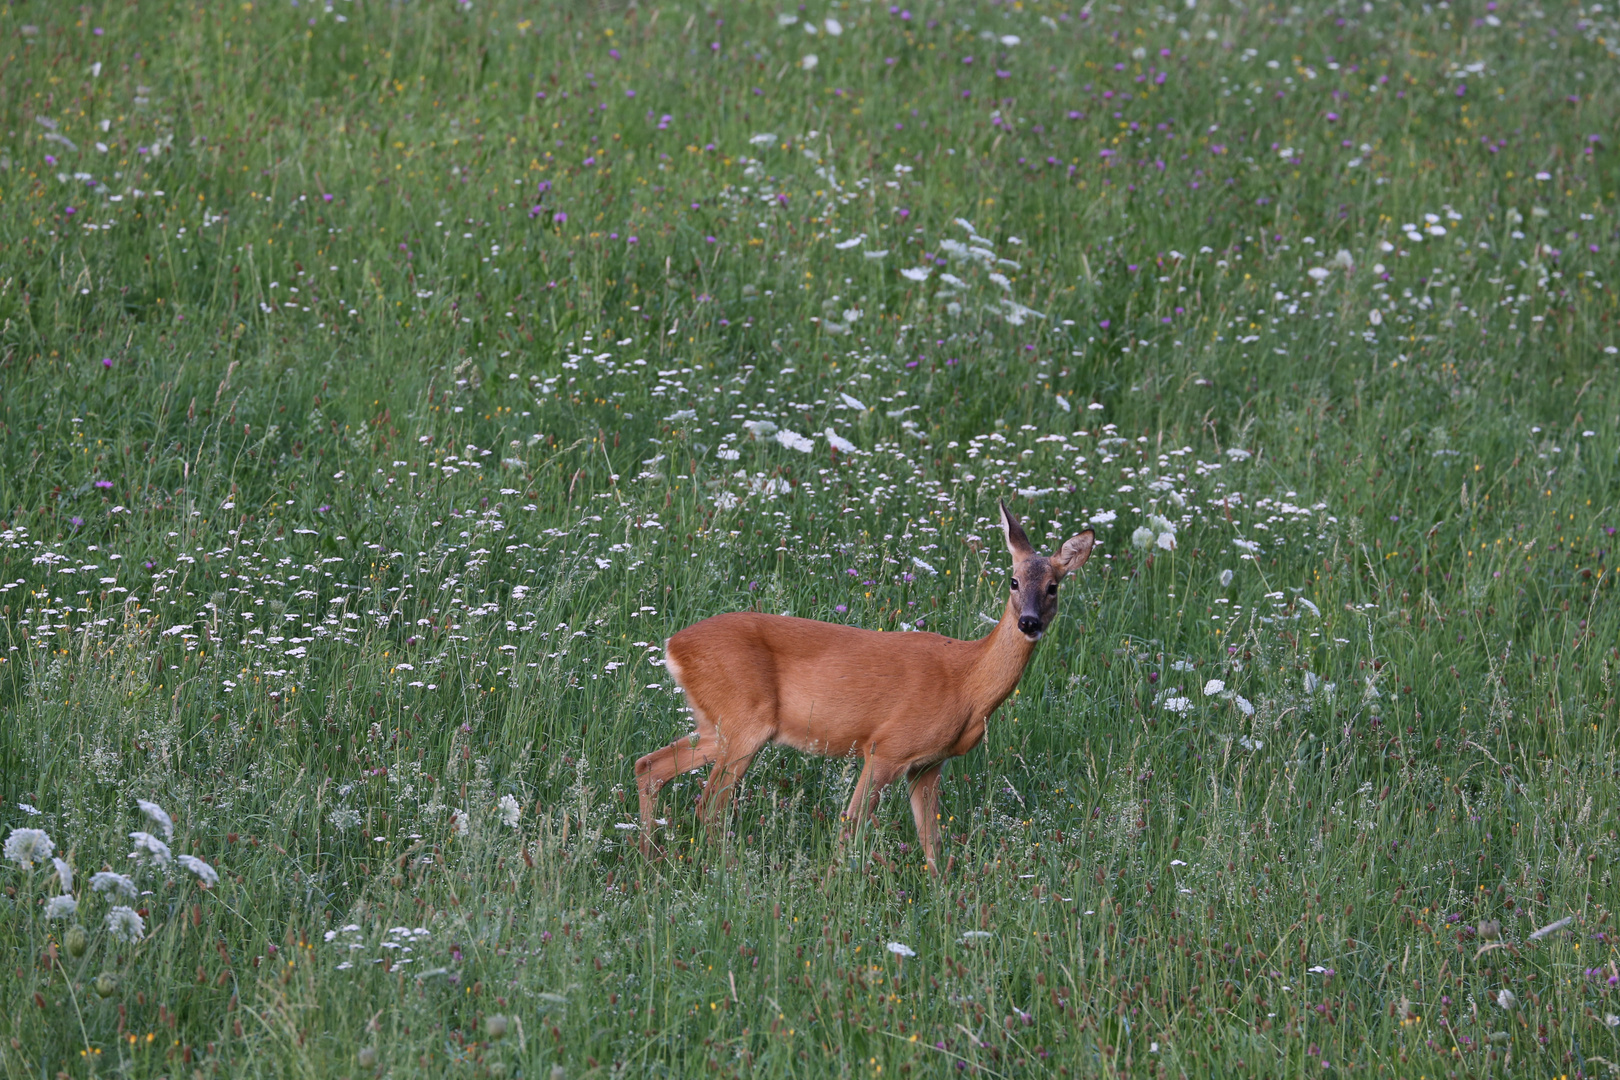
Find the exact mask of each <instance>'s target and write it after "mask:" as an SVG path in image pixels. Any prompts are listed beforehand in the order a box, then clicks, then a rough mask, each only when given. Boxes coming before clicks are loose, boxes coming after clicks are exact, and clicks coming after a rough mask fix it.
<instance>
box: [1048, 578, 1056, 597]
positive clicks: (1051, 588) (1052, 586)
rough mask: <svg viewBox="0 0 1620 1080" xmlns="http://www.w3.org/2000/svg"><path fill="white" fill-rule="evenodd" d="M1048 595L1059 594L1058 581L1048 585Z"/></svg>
mask: <svg viewBox="0 0 1620 1080" xmlns="http://www.w3.org/2000/svg"><path fill="white" fill-rule="evenodd" d="M1046 595H1047V596H1056V595H1057V582H1055V581H1054V582H1052V584H1050V585H1048V586H1047V587H1046Z"/></svg>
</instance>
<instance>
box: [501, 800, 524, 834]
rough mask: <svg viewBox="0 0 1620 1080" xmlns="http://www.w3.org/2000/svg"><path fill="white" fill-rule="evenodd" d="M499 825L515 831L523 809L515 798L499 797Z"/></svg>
mask: <svg viewBox="0 0 1620 1080" xmlns="http://www.w3.org/2000/svg"><path fill="white" fill-rule="evenodd" d="M500 811H501V824H503V825H505V826H506V827H507V828H509V829H515V828H517V825H518V819H519V818H520V817H522V816H523V807H521V806H519V805H518V801H517V798H516V797H515V796H513V795H511V794H506V795H502V796H501V801H500Z"/></svg>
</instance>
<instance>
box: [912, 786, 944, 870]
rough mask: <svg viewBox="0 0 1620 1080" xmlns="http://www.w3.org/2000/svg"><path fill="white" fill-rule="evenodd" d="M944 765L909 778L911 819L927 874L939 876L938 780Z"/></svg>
mask: <svg viewBox="0 0 1620 1080" xmlns="http://www.w3.org/2000/svg"><path fill="white" fill-rule="evenodd" d="M943 768H944V763H943V762H942V763H940V764H938V765H931V766H929V767H928V768H926V769H924V770H923V771H922V772H920V773H918V774H917V775H916V776H913V777H912V778H911V817H912V820H913V821H915V822H916V823H917V842H918V843H920V844H921V845H922V849H923V858H924V859H926V860H927V862H928V872H929V873H930V874H934V875H936V876H937V875H938V874H939V862H938V856H939V778H940V770H941V769H943Z"/></svg>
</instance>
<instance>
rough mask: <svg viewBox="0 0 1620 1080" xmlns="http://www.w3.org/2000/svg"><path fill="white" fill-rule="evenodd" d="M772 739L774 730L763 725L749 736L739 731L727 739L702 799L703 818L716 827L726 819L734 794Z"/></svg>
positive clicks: (700, 816) (705, 821) (701, 813)
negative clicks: (771, 732)
mask: <svg viewBox="0 0 1620 1080" xmlns="http://www.w3.org/2000/svg"><path fill="white" fill-rule="evenodd" d="M769 741H770V731H769V730H768V729H766V728H764V727H763V726H761V727H760V728H759V730H758V731H757V732H756V731H752V730H751V731H749V732H748V734H747V735H746V736H744V735H736V736H733V737H732V738H730V739H726V740H725V741H724V743H723V745H722V746H721V748H720V751H719V754H718V755H717V756H716V758H715V763H714V768H713V769H711V770H710V771H709V779H708V782H707V783H705V784H704V785H703V794H702V796H701V797H699V799H698V819H699V820H700V821H702V822H704V823H705V824H707V825H709V826H711V827H715V826H718V825H719V824H720V823H721V822H722V821H724V820H725V816H726V809H727V807H729V806H730V805H731V797H732V795H734V794H736V791H737V785H738V783H740V782H741V781H742V777H743V773H745V772H747V771H748V766H749V765H751V764H753V761H754V755H755V754H757V753H759V748H760V747H762V746H764V745H765V744H766V743H767V742H769Z"/></svg>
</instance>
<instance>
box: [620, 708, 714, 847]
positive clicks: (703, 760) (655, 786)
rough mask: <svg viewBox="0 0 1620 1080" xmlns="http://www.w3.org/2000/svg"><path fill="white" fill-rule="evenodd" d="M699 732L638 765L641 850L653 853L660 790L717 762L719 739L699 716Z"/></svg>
mask: <svg viewBox="0 0 1620 1080" xmlns="http://www.w3.org/2000/svg"><path fill="white" fill-rule="evenodd" d="M694 715H695V716H696V717H697V722H698V725H697V726H698V729H697V730H696V731H694V732H692V734H690V735H685V736H682V737H681V738H679V739H676V740H675V741H674V742H672V743H670V744H669V745H668V746H666V747H664V748H663V749H662V750H654V751H653V752H652V753H650V754H648V755H647V756H645V757H643V758H641V759H640V760H639V761H637V762H636V790H637V792H638V793H639V794H640V796H641V850H642V853H643V854H647V853H649V852H650V851H651V849H652V831H653V812H654V810H655V809H656V808H657V803H658V790H659V789H660V788H662V787H663V786H664V785H665V784H667V783H669V782H670V781H671V780H673V779H674V778H675V777H677V776H680V775H681V774H682V773H689V772H691V771H692V770H693V769H701V768H703V766H705V765H707V764H708V763H709V762H711V761H713V760H714V759H715V756H716V754H717V753H718V752H719V748H720V735H719V732H717V731H715V729H714V725H713V724H711V723H709V721H708V720H707V718H705V717H704V716H702V715H701V714H699V713H697V712H696V710H694Z"/></svg>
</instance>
